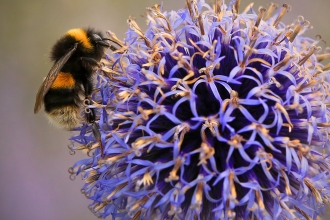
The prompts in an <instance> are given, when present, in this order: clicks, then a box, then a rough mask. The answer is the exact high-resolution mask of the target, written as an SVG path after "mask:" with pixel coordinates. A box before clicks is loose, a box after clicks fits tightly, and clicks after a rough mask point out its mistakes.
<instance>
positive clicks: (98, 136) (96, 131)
mask: <svg viewBox="0 0 330 220" xmlns="http://www.w3.org/2000/svg"><path fill="white" fill-rule="evenodd" d="M92 131H93V135H94V137H95V139H96V140H97V142H99V145H100V149H101V156H102V157H104V147H103V144H102V140H101V133H100V127H99V125H98V124H97V123H93V125H92Z"/></svg>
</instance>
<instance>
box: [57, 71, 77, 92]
mask: <svg viewBox="0 0 330 220" xmlns="http://www.w3.org/2000/svg"><path fill="white" fill-rule="evenodd" d="M74 86H75V80H74V78H73V76H72V74H71V73H64V72H60V73H59V74H58V76H57V77H56V79H55V81H54V83H53V85H52V86H51V88H52V89H72V88H73V87H74Z"/></svg>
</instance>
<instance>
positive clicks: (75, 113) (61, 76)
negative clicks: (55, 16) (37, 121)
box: [34, 28, 109, 130]
mask: <svg viewBox="0 0 330 220" xmlns="http://www.w3.org/2000/svg"><path fill="white" fill-rule="evenodd" d="M107 40H109V39H106V38H103V36H102V34H101V33H100V32H98V31H95V30H93V29H91V28H87V29H80V28H79V29H71V30H69V31H68V32H67V33H66V34H65V35H64V36H62V37H61V38H60V39H59V40H58V41H57V42H56V43H55V45H54V46H53V48H52V51H51V60H52V61H53V62H54V65H53V67H52V68H51V69H50V71H49V73H48V75H47V76H46V78H45V79H44V81H43V83H42V84H41V86H40V88H39V90H38V93H37V95H36V102H35V106H34V113H35V114H36V113H38V111H39V110H40V108H41V107H42V105H44V106H45V112H46V115H47V116H48V118H49V119H50V122H51V123H52V124H54V125H57V126H58V127H60V128H63V129H65V130H72V129H73V128H74V127H76V126H77V125H78V124H79V122H80V121H82V115H83V113H82V112H83V102H84V100H85V101H86V100H90V97H91V94H92V91H93V73H94V70H95V68H96V67H97V66H98V62H99V61H100V60H101V58H102V56H103V55H104V50H105V48H107V47H109V44H108V42H107ZM84 98H85V99H84ZM85 117H86V120H87V122H89V123H93V122H94V121H95V113H94V111H93V109H89V111H88V112H86V113H85Z"/></svg>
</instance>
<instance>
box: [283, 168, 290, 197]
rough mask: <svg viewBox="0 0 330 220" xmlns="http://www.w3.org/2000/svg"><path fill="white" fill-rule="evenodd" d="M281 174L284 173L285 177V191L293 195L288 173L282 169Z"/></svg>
mask: <svg viewBox="0 0 330 220" xmlns="http://www.w3.org/2000/svg"><path fill="white" fill-rule="evenodd" d="M281 174H282V177H283V179H284V182H285V192H286V194H287V195H292V192H291V188H290V182H289V179H288V176H287V175H286V173H285V172H284V170H283V169H281Z"/></svg>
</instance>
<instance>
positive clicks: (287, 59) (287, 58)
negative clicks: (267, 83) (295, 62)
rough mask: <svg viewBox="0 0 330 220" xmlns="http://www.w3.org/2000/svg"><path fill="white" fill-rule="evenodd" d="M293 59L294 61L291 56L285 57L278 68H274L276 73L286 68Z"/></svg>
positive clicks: (278, 64) (277, 65)
mask: <svg viewBox="0 0 330 220" xmlns="http://www.w3.org/2000/svg"><path fill="white" fill-rule="evenodd" d="M291 59H292V56H290V55H286V56H285V57H284V59H283V60H281V62H279V63H277V64H276V66H275V67H274V68H273V70H274V72H277V71H279V70H280V69H281V68H282V67H284V66H286V65H287V64H288V63H289V61H291Z"/></svg>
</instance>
